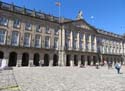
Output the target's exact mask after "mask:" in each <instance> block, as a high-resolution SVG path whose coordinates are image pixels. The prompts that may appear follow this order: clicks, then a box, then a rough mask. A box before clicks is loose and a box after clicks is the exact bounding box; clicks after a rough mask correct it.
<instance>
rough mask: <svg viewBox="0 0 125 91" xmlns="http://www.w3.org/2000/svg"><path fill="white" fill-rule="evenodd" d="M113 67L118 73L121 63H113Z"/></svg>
mask: <svg viewBox="0 0 125 91" xmlns="http://www.w3.org/2000/svg"><path fill="white" fill-rule="evenodd" d="M115 69H116V70H117V73H118V74H120V69H121V64H120V62H118V63H116V64H115Z"/></svg>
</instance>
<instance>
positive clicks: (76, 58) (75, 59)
mask: <svg viewBox="0 0 125 91" xmlns="http://www.w3.org/2000/svg"><path fill="white" fill-rule="evenodd" d="M74 65H75V66H78V56H77V55H74Z"/></svg>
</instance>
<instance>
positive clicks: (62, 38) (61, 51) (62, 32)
mask: <svg viewBox="0 0 125 91" xmlns="http://www.w3.org/2000/svg"><path fill="white" fill-rule="evenodd" d="M64 47H65V29H64V26H62V27H61V30H60V48H59V66H64V61H65V59H64V54H65V53H64V51H65V50H64Z"/></svg>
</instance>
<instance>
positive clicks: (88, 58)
mask: <svg viewBox="0 0 125 91" xmlns="http://www.w3.org/2000/svg"><path fill="white" fill-rule="evenodd" d="M87 65H91V59H90V56H87Z"/></svg>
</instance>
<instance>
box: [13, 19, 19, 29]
mask: <svg viewBox="0 0 125 91" xmlns="http://www.w3.org/2000/svg"><path fill="white" fill-rule="evenodd" d="M13 27H14V28H20V20H19V19H14V22H13Z"/></svg>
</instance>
